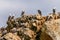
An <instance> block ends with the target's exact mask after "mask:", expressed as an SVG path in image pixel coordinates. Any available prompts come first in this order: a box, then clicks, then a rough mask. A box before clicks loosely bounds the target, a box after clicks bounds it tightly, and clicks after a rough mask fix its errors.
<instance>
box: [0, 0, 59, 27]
mask: <svg viewBox="0 0 60 40" xmlns="http://www.w3.org/2000/svg"><path fill="white" fill-rule="evenodd" d="M59 4H60V0H0V27H4V26H6V21H7V18H8V16H9V15H10V14H11V15H15V17H19V16H20V14H21V11H22V10H24V11H25V13H26V14H36V13H37V10H38V9H40V10H41V11H42V14H43V15H48V14H49V13H51V12H52V9H53V8H54V7H55V8H56V11H57V12H59V11H60V5H59Z"/></svg>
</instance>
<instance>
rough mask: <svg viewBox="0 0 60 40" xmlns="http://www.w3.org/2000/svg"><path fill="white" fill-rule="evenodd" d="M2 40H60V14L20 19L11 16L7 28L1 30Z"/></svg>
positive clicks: (22, 17) (23, 16)
mask: <svg viewBox="0 0 60 40" xmlns="http://www.w3.org/2000/svg"><path fill="white" fill-rule="evenodd" d="M0 40H60V13H55V11H54V10H53V13H52V14H49V15H47V16H42V14H41V11H40V10H38V14H35V15H25V14H24V12H23V11H22V14H21V16H20V17H18V18H14V16H9V17H8V20H7V27H6V28H3V27H2V28H0Z"/></svg>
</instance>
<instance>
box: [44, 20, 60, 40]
mask: <svg viewBox="0 0 60 40" xmlns="http://www.w3.org/2000/svg"><path fill="white" fill-rule="evenodd" d="M43 27H44V28H45V32H46V33H47V34H48V35H50V36H51V38H52V39H53V40H60V19H57V20H51V21H47V22H45V23H44V26H43Z"/></svg>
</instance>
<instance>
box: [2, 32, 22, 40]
mask: <svg viewBox="0 0 60 40" xmlns="http://www.w3.org/2000/svg"><path fill="white" fill-rule="evenodd" d="M3 38H4V39H6V40H21V39H20V37H19V36H18V35H14V34H13V33H7V34H6V35H4V36H3Z"/></svg>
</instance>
